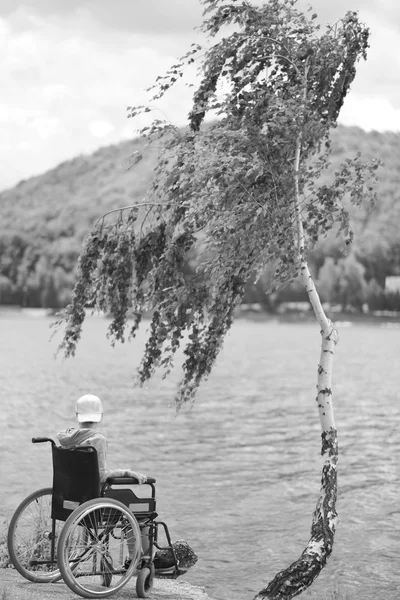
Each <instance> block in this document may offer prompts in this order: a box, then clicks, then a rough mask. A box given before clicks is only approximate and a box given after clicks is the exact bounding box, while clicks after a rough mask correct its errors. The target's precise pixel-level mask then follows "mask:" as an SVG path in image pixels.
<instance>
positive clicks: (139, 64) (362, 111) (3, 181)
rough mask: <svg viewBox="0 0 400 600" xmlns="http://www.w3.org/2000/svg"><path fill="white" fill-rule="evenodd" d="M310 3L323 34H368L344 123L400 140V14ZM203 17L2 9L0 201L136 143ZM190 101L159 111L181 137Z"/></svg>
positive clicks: (175, 99) (47, 6)
mask: <svg viewBox="0 0 400 600" xmlns="http://www.w3.org/2000/svg"><path fill="white" fill-rule="evenodd" d="M256 2H260V0H256ZM310 3H311V4H312V6H313V8H314V9H315V11H316V12H317V13H318V18H319V21H320V23H321V24H322V25H323V26H324V25H326V24H328V23H334V22H335V21H336V20H338V19H339V18H341V17H342V16H344V14H345V13H346V12H347V11H348V10H357V11H358V12H359V16H360V18H361V20H362V21H363V22H365V23H366V24H367V25H368V27H369V28H370V30H371V39H370V45H371V48H370V49H369V52H368V60H367V62H361V63H360V64H359V67H358V71H357V76H356V80H355V81H354V83H353V85H352V89H351V92H350V94H349V95H348V97H347V98H346V101H345V104H344V107H343V109H342V113H341V116H340V122H341V123H343V124H345V125H357V126H359V127H362V128H363V129H365V130H367V131H370V130H374V129H375V130H377V131H386V130H388V131H396V132H400V51H399V48H400V3H399V2H396V1H395V0H335V1H334V2H328V1H327V0H314V1H313V2H312V1H311V2H308V1H306V0H299V2H298V7H300V8H303V7H307V6H308V5H309V4H310ZM201 15H202V6H201V4H200V2H199V0H21V1H20V0H0V165H1V168H0V190H2V189H5V188H8V187H11V186H13V185H15V184H16V183H18V181H20V180H21V179H27V178H28V177H31V176H32V175H37V174H40V173H42V172H45V171H47V170H48V169H51V168H52V167H55V166H56V165H57V164H59V163H60V162H62V161H65V160H68V159H70V158H73V157H74V156H76V155H79V154H85V153H91V152H94V151H95V150H96V149H98V148H99V147H101V146H107V145H109V144H113V143H118V142H120V141H122V140H127V139H130V138H133V137H135V135H136V127H137V125H135V123H134V121H133V120H131V119H127V110H126V109H127V106H132V105H136V104H141V103H146V101H147V100H148V94H146V92H145V89H146V87H149V86H150V85H151V84H152V83H153V82H154V80H155V78H156V77H157V76H158V75H162V74H163V73H164V72H165V71H166V70H167V69H168V68H169V67H170V66H171V65H172V64H174V62H175V61H176V58H178V57H179V56H181V55H183V54H184V53H185V52H186V51H187V50H188V49H189V47H190V44H191V43H192V42H200V43H205V44H206V43H207V41H206V40H205V39H204V37H203V36H202V34H201V33H200V32H199V31H197V30H195V29H194V28H195V27H196V26H197V25H199V24H200V23H201ZM194 77H195V74H194V72H193V73H190V74H189V79H188V81H189V82H190V81H193V79H194ZM192 94H193V91H192V90H191V89H190V88H189V87H187V86H186V85H184V84H183V83H180V84H179V86H178V87H177V88H176V89H174V88H173V90H171V92H169V93H168V95H167V96H166V97H165V98H164V99H163V100H162V101H161V102H158V103H157V105H156V107H155V108H156V111H158V110H160V111H162V113H161V112H160V113H159V114H160V115H161V116H163V115H164V114H165V115H166V116H167V117H168V119H169V120H170V121H171V122H173V123H175V124H176V125H183V124H184V123H185V119H186V115H187V113H188V112H189V108H190V100H191V97H192ZM154 115H155V116H157V115H156V113H154Z"/></svg>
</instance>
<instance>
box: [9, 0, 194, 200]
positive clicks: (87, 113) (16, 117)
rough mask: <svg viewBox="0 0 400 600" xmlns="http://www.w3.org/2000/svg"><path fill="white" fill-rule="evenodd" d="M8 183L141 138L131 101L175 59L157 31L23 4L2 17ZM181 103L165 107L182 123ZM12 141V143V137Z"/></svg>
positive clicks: (184, 93) (184, 96)
mask: <svg viewBox="0 0 400 600" xmlns="http://www.w3.org/2000/svg"><path fill="white" fill-rule="evenodd" d="M0 34H1V35H0V38H1V45H2V48H1V53H0V71H1V73H2V84H3V85H2V95H1V98H0V126H1V138H2V145H1V146H0V161H1V163H2V165H3V167H5V168H3V170H2V173H1V175H0V189H1V188H4V187H7V186H10V185H13V184H14V183H16V182H17V181H18V179H20V178H24V177H27V176H30V175H33V174H37V173H40V172H42V171H44V170H46V169H48V168H51V167H52V166H55V165H56V164H57V163H58V162H60V161H62V160H66V159H68V158H72V157H73V156H75V155H77V154H80V153H82V152H92V151H94V150H96V149H97V148H98V146H99V139H101V143H102V144H109V143H115V142H118V141H120V140H121V139H122V138H124V137H125V138H126V137H127V132H128V131H129V130H130V137H133V136H134V125H133V124H132V121H128V120H127V111H126V107H127V106H128V105H133V104H141V103H144V102H146V101H147V98H148V95H147V94H146V93H145V91H144V90H145V88H146V87H148V86H149V85H151V84H152V83H153V82H154V80H155V78H156V76H157V75H159V74H162V73H164V72H165V71H166V69H167V68H169V67H170V66H171V64H173V62H174V61H175V54H173V53H172V52H171V53H170V52H168V51H167V50H166V49H165V47H164V49H163V50H162V49H160V48H159V47H158V46H157V44H154V45H153V43H152V40H151V39H150V37H149V36H141V35H134V34H130V33H121V32H116V31H103V30H99V29H98V28H96V27H94V25H93V22H92V21H90V20H89V17H88V15H85V14H84V13H81V14H80V15H78V16H76V15H75V16H74V17H71V18H65V19H60V17H59V16H58V17H54V18H44V17H38V16H37V15H34V16H32V14H30V13H29V12H27V11H26V10H22V9H20V10H19V11H17V12H15V13H13V15H12V16H11V17H10V18H9V19H8V20H7V21H6V20H4V19H3V20H2V19H0ZM190 96H191V93H189V91H188V90H186V88H183V89H182V90H181V91H180V93H179V101H177V99H176V98H175V100H174V99H173V98H172V96H171V97H170V98H167V99H166V100H165V102H164V103H161V108H162V109H163V110H164V111H165V112H166V113H167V115H168V117H169V118H170V119H171V120H172V121H173V122H176V123H177V124H181V123H182V122H183V121H184V119H185V114H186V112H187V110H188V109H187V110H186V109H183V108H182V106H184V103H185V100H186V101H187V103H189V101H190ZM5 140H6V141H5Z"/></svg>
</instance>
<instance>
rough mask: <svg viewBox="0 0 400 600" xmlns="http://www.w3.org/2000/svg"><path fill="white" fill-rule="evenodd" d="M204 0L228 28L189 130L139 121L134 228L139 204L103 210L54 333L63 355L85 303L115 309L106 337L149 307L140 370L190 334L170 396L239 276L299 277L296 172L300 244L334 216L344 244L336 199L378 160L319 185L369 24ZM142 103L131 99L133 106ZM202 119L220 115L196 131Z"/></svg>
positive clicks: (213, 352)
mask: <svg viewBox="0 0 400 600" xmlns="http://www.w3.org/2000/svg"><path fill="white" fill-rule="evenodd" d="M203 4H204V5H205V13H204V14H205V20H204V22H203V30H204V31H205V32H206V33H207V34H208V35H209V36H210V37H211V38H212V37H214V36H216V35H217V34H218V33H219V32H220V30H221V28H223V27H224V26H225V25H233V26H234V31H233V33H231V34H230V35H228V36H227V37H225V38H222V40H221V41H219V42H217V43H215V44H214V45H212V46H211V48H210V49H209V50H208V51H207V52H206V53H205V57H204V59H203V62H202V65H201V71H202V79H201V81H200V84H199V86H198V89H197V91H196V92H195V94H194V100H193V107H192V110H191V112H190V115H189V128H188V129H187V130H185V131H183V132H181V131H179V130H178V129H177V128H175V127H174V126H172V125H170V124H169V123H167V122H162V121H160V120H156V121H154V122H153V125H152V126H151V127H150V128H148V127H146V128H144V129H143V130H142V134H143V136H144V137H145V138H146V140H147V141H148V142H149V143H150V144H151V143H152V141H153V140H155V139H156V140H157V145H159V144H160V143H162V152H161V153H160V159H159V162H158V163H157V165H156V168H155V170H154V177H153V181H152V184H151V186H150V188H149V190H148V193H147V195H146V198H145V202H144V204H145V205H146V206H149V210H148V214H147V215H146V218H145V219H144V220H143V221H142V223H141V226H140V229H139V227H138V223H137V222H136V219H137V210H138V209H137V208H132V209H131V210H130V211H129V212H128V210H121V213H120V216H119V218H118V220H117V222H116V223H111V224H110V225H109V224H106V223H105V222H104V220H100V222H99V223H98V225H97V226H96V227H95V229H94V231H93V232H92V234H90V236H89V237H88V238H87V240H86V243H85V246H84V249H83V252H82V254H81V257H80V262H79V269H78V280H77V284H76V287H75V290H74V294H73V299H72V303H71V305H70V306H68V308H67V311H66V315H65V323H66V330H65V336H64V340H63V342H62V347H63V348H64V350H65V352H66V354H71V353H73V352H74V349H75V345H76V342H77V340H78V339H79V335H80V330H81V326H82V321H83V318H84V314H85V312H84V308H85V306H87V305H91V306H93V307H95V308H96V309H99V310H103V311H107V312H109V313H111V314H112V315H113V320H112V322H111V325H110V329H109V333H110V336H111V337H112V339H113V340H115V339H119V340H123V335H124V328H125V326H126V319H127V315H128V311H129V309H130V308H131V309H132V312H133V314H134V316H135V320H134V324H133V327H132V328H131V334H132V335H134V333H135V330H136V328H137V326H138V323H139V321H140V316H141V315H142V314H143V312H144V311H146V310H151V311H153V317H152V322H151V326H150V335H149V339H148V342H147V345H146V349H145V354H144V358H143V361H142V364H141V366H140V369H139V380H140V382H144V381H145V380H146V379H148V378H149V377H150V376H151V375H152V373H153V372H154V369H155V368H157V367H158V366H163V367H164V368H166V370H167V372H168V369H169V368H170V366H171V365H172V362H173V358H174V355H175V352H176V350H177V348H178V347H179V346H180V344H181V341H182V338H183V337H184V334H185V333H186V332H187V333H188V336H189V337H188V338H187V342H186V345H185V349H184V353H185V355H186V359H185V362H184V364H183V370H184V377H183V380H182V383H181V386H180V390H179V393H178V396H177V401H178V404H180V403H182V402H183V401H186V400H188V399H190V398H193V396H194V393H195V391H196V389H197V387H198V385H199V383H200V382H201V380H202V379H203V378H204V377H206V376H207V375H208V374H209V372H210V370H211V368H212V366H213V364H214V361H215V359H216V356H217V354H218V351H219V349H220V347H221V345H222V341H223V338H224V336H225V333H226V332H227V330H228V329H229V327H230V326H231V323H232V319H233V313H234V309H235V307H236V305H237V304H238V303H239V302H240V300H241V297H242V295H243V290H244V287H245V284H246V279H247V278H248V275H249V273H250V272H255V273H258V274H260V273H261V272H262V271H263V270H264V269H265V266H266V265H267V264H273V265H274V269H275V270H274V277H273V285H275V286H279V285H283V284H286V283H287V282H289V281H291V280H293V279H294V278H295V276H296V275H297V272H298V268H299V264H300V261H301V260H302V259H303V258H304V255H303V250H302V251H301V252H299V247H298V246H297V244H296V239H297V233H298V232H297V228H296V212H295V206H294V202H293V200H294V197H295V194H296V189H295V187H296V181H297V182H299V192H300V194H301V202H302V205H301V211H302V217H301V218H302V221H303V227H304V232H305V236H306V240H307V244H308V245H307V246H306V247H305V248H304V252H306V251H307V250H308V249H309V248H310V247H312V246H313V244H315V242H316V241H317V240H318V239H319V237H320V236H321V235H322V236H323V235H325V234H326V233H327V232H328V231H329V230H330V229H331V228H332V227H333V226H334V225H335V224H339V228H340V230H343V231H344V233H345V234H346V236H347V238H348V241H349V242H350V240H351V235H352V234H351V229H350V224H349V214H348V211H347V210H346V209H345V208H344V205H343V203H342V200H343V198H344V196H345V194H346V193H349V194H350V199H351V201H352V202H353V203H355V204H358V203H360V202H361V200H362V199H363V198H364V197H365V195H366V194H369V195H370V196H371V192H372V186H371V184H370V177H369V176H371V177H372V178H373V176H374V171H375V169H376V167H377V164H376V163H373V164H371V165H369V166H368V165H364V164H363V163H362V161H361V158H360V157H359V156H358V155H357V156H356V158H354V159H349V160H346V161H345V163H344V164H342V165H341V166H340V167H339V169H338V170H337V172H336V173H335V178H334V180H333V182H331V183H330V185H325V184H324V185H318V183H317V182H318V180H319V179H320V177H321V175H322V174H323V173H324V171H325V170H326V168H327V166H328V164H329V149H330V137H329V131H330V129H331V128H332V127H334V126H335V125H336V119H337V116H338V114H339V111H340V108H341V106H342V104H343V101H344V98H345V96H346V94H347V92H348V90H349V87H350V85H351V82H352V81H353V79H354V76H355V65H356V63H357V61H358V60H359V59H360V58H365V57H366V51H367V47H368V29H367V28H365V27H364V26H363V25H362V24H360V23H359V21H358V18H357V15H356V13H348V14H347V15H346V16H345V17H344V19H343V20H342V21H341V22H340V23H338V24H336V25H335V26H334V27H328V28H327V30H326V32H325V33H324V34H322V35H321V34H320V32H319V26H318V25H317V24H316V22H315V15H311V16H308V15H306V14H303V13H301V12H300V11H298V10H296V8H295V7H294V2H292V1H289V0H270V1H269V2H267V3H264V4H263V5H262V6H261V7H254V6H252V5H251V4H250V3H249V2H247V1H243V2H239V1H234V2H232V3H224V2H222V1H221V0H203ZM199 52H200V48H199V47H197V46H195V47H193V48H192V49H191V50H190V51H189V53H188V54H187V55H185V57H183V59H182V60H181V61H180V62H178V63H177V64H176V65H174V66H173V67H172V69H171V70H170V72H169V73H167V74H166V76H164V77H163V78H161V79H160V81H159V82H158V84H157V85H156V86H155V93H154V97H153V99H154V98H155V99H157V98H159V97H161V96H162V95H163V94H164V93H165V91H166V90H167V89H169V88H170V87H172V86H173V84H174V83H175V81H177V80H178V78H180V77H181V75H182V72H183V71H182V70H183V68H184V66H185V64H187V63H189V62H191V61H193V60H194V59H195V58H196V56H197V55H198V53H199ZM147 111H148V108H147V107H143V106H139V107H131V108H130V116H133V117H134V116H136V115H137V114H140V113H141V112H147ZM207 115H211V116H214V117H215V116H216V117H218V118H217V120H216V122H214V124H213V125H211V126H209V127H207V128H202V127H201V126H202V123H203V121H204V119H205V117H206V116H207ZM299 151H300V152H299ZM300 154H301V161H300V162H299V161H298V160H297V159H298V157H299V156H300ZM141 156H142V155H141V154H139V155H138V157H137V159H138V160H139V159H140V158H141ZM125 213H127V214H125ZM146 219H147V222H146V223H145V221H146ZM200 236H201V238H202V245H203V249H204V252H203V255H202V260H201V261H200V264H199V266H198V269H197V273H196V275H195V276H194V277H192V278H184V277H183V265H184V261H185V257H187V256H188V253H189V252H191V251H192V250H193V248H194V247H195V246H196V243H197V240H198V239H199V237H200Z"/></svg>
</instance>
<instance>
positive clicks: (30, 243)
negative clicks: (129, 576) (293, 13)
mask: <svg viewBox="0 0 400 600" xmlns="http://www.w3.org/2000/svg"><path fill="white" fill-rule="evenodd" d="M332 142H333V143H332V169H333V170H334V169H335V168H336V167H337V166H338V165H339V164H340V162H341V161H342V160H343V159H344V158H345V157H348V156H350V157H352V156H354V155H355V154H356V153H357V152H358V151H361V152H362V154H363V156H364V157H365V159H367V160H369V159H372V158H374V157H375V158H379V159H381V160H383V161H384V163H385V165H384V167H382V168H381V169H380V182H379V184H378V186H377V190H378V197H379V202H378V204H377V205H376V206H375V207H374V208H372V209H371V208H370V207H362V208H361V209H360V210H359V211H355V212H354V219H355V230H356V234H357V235H356V244H355V247H354V253H355V256H356V260H357V261H359V262H360V264H361V265H362V267H363V269H364V271H363V273H364V277H365V279H366V281H368V280H370V279H374V280H376V282H377V283H378V285H380V286H382V285H383V284H384V280H385V276H386V275H388V274H389V275H390V274H394V275H396V274H399V273H400V230H399V227H398V223H399V222H400V221H399V217H400V188H399V179H400V165H399V162H398V156H399V155H400V135H399V134H395V133H378V132H370V133H367V132H365V131H363V130H361V129H359V128H356V127H343V126H341V127H338V128H337V130H335V131H334V132H333V135H332ZM140 145H141V142H140V141H139V140H132V141H128V142H122V143H120V144H118V145H113V146H108V147H105V148H101V149H100V150H98V151H97V152H95V153H94V154H92V155H88V156H78V157H76V158H74V159H73V160H71V161H67V162H64V163H62V164H60V165H58V166H57V167H56V168H54V169H51V170H50V171H47V172H46V173H44V174H43V175H40V176H37V177H32V178H30V179H28V180H25V181H21V182H20V183H19V184H18V185H16V186H15V187H14V188H12V189H9V190H5V191H3V192H1V193H0V304H18V305H22V306H42V307H60V306H63V305H65V304H66V303H67V302H68V299H69V297H70V291H71V289H72V286H73V279H74V269H75V266H76V260H77V257H78V255H79V250H80V247H81V244H82V240H83V238H84V236H85V234H86V233H87V232H88V231H89V230H90V228H91V227H92V226H93V224H94V223H95V222H96V220H97V219H98V218H99V217H101V216H102V215H103V214H104V213H105V212H107V211H109V210H112V209H114V208H118V207H120V206H126V205H129V204H134V203H137V202H140V199H141V198H142V197H143V196H144V194H145V191H146V188H147V186H148V184H149V182H150V181H151V177H152V171H153V169H154V166H155V164H156V152H157V151H156V150H151V151H148V152H146V153H145V154H144V158H143V160H142V161H141V162H140V163H138V164H137V165H135V166H134V167H133V168H130V165H131V156H132V154H133V152H134V151H135V150H137V149H139V148H140ZM328 175H329V173H328ZM339 246H340V243H339V242H338V241H336V240H335V239H334V238H329V239H328V240H327V241H325V242H324V243H323V244H321V245H320V247H319V248H318V249H317V250H316V251H315V252H314V253H313V256H312V261H313V262H314V264H315V265H316V268H317V271H318V270H319V269H320V268H321V267H322V265H323V264H324V262H325V258H326V257H327V256H331V257H333V258H334V259H335V260H338V259H339V258H340V250H339Z"/></svg>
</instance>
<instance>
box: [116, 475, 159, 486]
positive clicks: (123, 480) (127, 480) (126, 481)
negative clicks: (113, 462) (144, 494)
mask: <svg viewBox="0 0 400 600" xmlns="http://www.w3.org/2000/svg"><path fill="white" fill-rule="evenodd" d="M155 482H156V480H155V479H154V477H148V478H147V479H146V481H145V482H144V484H142V485H146V484H147V483H149V484H152V483H155ZM106 483H109V484H110V485H135V484H138V483H139V481H138V480H137V479H136V477H107V479H106Z"/></svg>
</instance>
